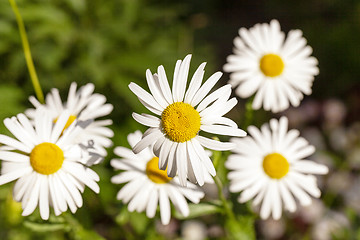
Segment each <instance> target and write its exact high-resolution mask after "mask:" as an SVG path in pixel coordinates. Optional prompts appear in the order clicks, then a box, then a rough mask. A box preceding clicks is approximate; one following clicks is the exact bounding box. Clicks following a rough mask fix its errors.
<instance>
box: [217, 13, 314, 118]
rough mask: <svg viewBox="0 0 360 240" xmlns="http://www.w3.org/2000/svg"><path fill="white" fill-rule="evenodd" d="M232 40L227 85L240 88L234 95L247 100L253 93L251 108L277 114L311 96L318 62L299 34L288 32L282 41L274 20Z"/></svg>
mask: <svg viewBox="0 0 360 240" xmlns="http://www.w3.org/2000/svg"><path fill="white" fill-rule="evenodd" d="M239 35H240V36H238V37H236V38H235V39H234V45H235V48H234V54H233V55H230V56H229V57H228V58H227V63H226V64H225V65H224V71H225V72H231V74H230V81H229V83H230V84H231V85H233V86H234V87H235V86H237V85H239V87H238V88H237V89H236V91H235V93H236V94H237V95H238V96H240V97H242V98H247V97H250V96H251V95H253V94H254V93H255V92H256V95H255V98H254V101H253V103H252V107H253V108H254V109H259V108H260V107H261V105H263V107H264V109H265V110H271V111H272V112H279V111H282V110H285V109H287V108H288V107H289V102H290V103H291V105H293V106H298V105H299V104H300V101H301V100H302V98H303V94H306V95H309V94H311V87H312V83H313V81H314V76H315V75H317V74H319V69H318V67H317V65H318V61H317V59H316V58H315V57H312V56H311V54H312V48H311V47H310V46H308V45H306V40H305V38H304V37H302V31H301V30H291V31H290V32H289V34H288V36H287V38H286V40H285V33H284V32H282V31H281V30H280V24H279V22H278V21H277V20H272V21H271V22H270V24H267V23H263V24H256V25H255V26H254V27H252V28H250V29H249V30H247V29H245V28H240V30H239Z"/></svg>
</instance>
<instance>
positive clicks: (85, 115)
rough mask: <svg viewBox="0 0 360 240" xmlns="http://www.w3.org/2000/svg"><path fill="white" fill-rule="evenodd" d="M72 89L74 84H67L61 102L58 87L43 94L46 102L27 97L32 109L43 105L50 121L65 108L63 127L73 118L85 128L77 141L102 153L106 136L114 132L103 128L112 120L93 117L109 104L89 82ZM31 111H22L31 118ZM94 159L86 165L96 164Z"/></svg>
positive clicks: (109, 108) (107, 142)
mask: <svg viewBox="0 0 360 240" xmlns="http://www.w3.org/2000/svg"><path fill="white" fill-rule="evenodd" d="M76 88H77V85H76V83H75V82H73V83H71V85H70V90H69V94H68V97H67V102H66V103H63V102H62V100H61V98H60V94H59V90H58V89H56V88H53V89H52V90H51V92H50V93H48V94H47V95H46V101H45V102H46V103H45V104H44V105H43V104H41V103H39V101H38V100H37V99H36V98H35V97H34V96H31V97H30V98H29V100H30V102H31V103H32V104H33V105H34V106H35V108H38V107H45V108H46V109H47V110H48V111H49V112H50V114H51V118H52V119H53V121H54V122H55V121H56V120H57V119H58V117H59V116H60V115H61V113H62V112H63V111H65V110H67V111H69V112H70V117H69V119H68V121H67V123H66V125H65V128H67V127H68V126H70V124H71V123H72V122H73V121H74V120H75V119H77V120H78V121H77V122H78V124H79V125H80V126H81V127H83V128H84V129H85V131H83V132H82V133H81V134H79V135H78V136H77V141H78V142H80V143H82V144H83V145H84V147H86V148H92V149H93V152H96V153H98V154H100V155H101V156H105V155H106V150H105V148H106V147H110V146H111V145H112V141H111V140H110V138H111V137H113V135H114V133H113V131H112V130H111V129H109V128H108V127H107V126H109V125H111V124H112V120H110V119H106V120H95V119H96V118H99V117H104V116H106V115H108V114H109V113H110V112H111V111H112V110H113V106H112V105H111V104H109V103H106V98H105V96H104V95H101V94H98V93H93V92H94V88H95V87H94V84H92V83H88V84H86V85H85V86H83V87H81V88H80V89H79V90H78V91H76ZM34 113H35V109H28V110H27V111H26V114H27V115H28V116H29V117H30V118H34ZM94 156H95V155H94ZM98 159H102V158H98ZM98 159H95V160H93V159H90V160H89V162H88V164H89V165H91V164H93V163H95V162H96V163H97V160H98Z"/></svg>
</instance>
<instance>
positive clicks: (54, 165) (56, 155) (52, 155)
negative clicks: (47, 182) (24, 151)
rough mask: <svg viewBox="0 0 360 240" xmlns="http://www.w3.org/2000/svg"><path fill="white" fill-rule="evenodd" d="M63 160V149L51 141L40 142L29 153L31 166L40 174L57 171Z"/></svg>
mask: <svg viewBox="0 0 360 240" xmlns="http://www.w3.org/2000/svg"><path fill="white" fill-rule="evenodd" d="M63 162H64V153H63V151H62V150H61V149H60V148H59V147H58V146H57V145H55V144H53V143H48V142H44V143H40V144H39V145H36V146H35V147H34V148H33V150H32V151H31V153H30V164H31V166H32V168H33V169H34V170H35V171H36V172H38V173H41V174H44V175H50V174H53V173H55V172H57V171H58V170H59V169H60V168H61V166H62V164H63Z"/></svg>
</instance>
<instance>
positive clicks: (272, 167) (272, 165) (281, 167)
mask: <svg viewBox="0 0 360 240" xmlns="http://www.w3.org/2000/svg"><path fill="white" fill-rule="evenodd" d="M263 168H264V171H265V173H266V174H267V175H268V176H269V177H271V178H276V179H280V178H282V177H284V176H285V175H286V174H287V173H288V172H289V163H288V161H287V160H286V158H284V157H283V156H282V155H281V154H279V153H271V154H268V155H266V156H265V157H264V161H263Z"/></svg>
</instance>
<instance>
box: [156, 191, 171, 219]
mask: <svg viewBox="0 0 360 240" xmlns="http://www.w3.org/2000/svg"><path fill="white" fill-rule="evenodd" d="M159 202H160V217H161V223H162V224H163V225H167V224H169V222H170V201H169V198H168V195H167V194H166V192H165V190H164V188H159Z"/></svg>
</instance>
